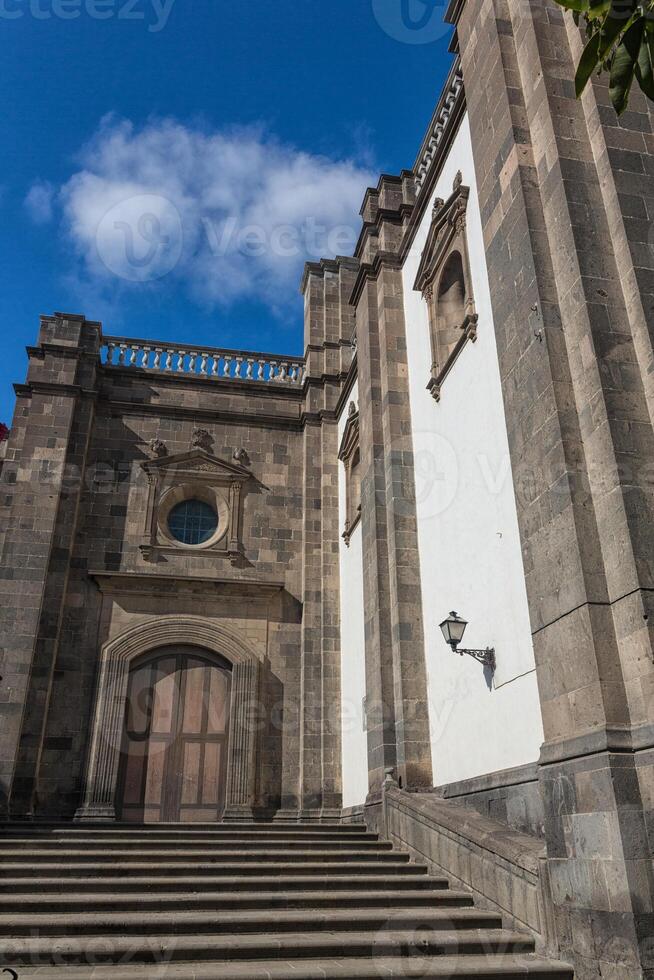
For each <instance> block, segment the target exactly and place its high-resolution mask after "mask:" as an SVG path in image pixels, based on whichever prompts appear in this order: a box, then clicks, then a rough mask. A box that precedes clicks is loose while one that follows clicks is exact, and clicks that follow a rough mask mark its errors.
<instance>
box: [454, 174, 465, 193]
mask: <svg viewBox="0 0 654 980" xmlns="http://www.w3.org/2000/svg"><path fill="white" fill-rule="evenodd" d="M462 184H463V174H462V173H461V171H460V170H457V172H456V177H455V178H454V183H453V184H452V190H453V191H458V189H459V187H461V185H462Z"/></svg>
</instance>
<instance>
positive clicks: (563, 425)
mask: <svg viewBox="0 0 654 980" xmlns="http://www.w3.org/2000/svg"><path fill="white" fill-rule="evenodd" d="M451 16H452V17H453V19H454V20H455V21H456V22H457V30H458V43H459V47H460V52H461V60H462V66H463V76H464V83H465V85H466V97H467V103H468V110H469V119H470V126H471V131H472V141H473V151H474V157H475V168H476V174H477V183H478V187H479V197H480V206H481V213H482V222H483V226H484V236H485V246H486V255H487V262H488V271H489V279H490V288H491V296H492V302H493V313H494V319H495V326H496V332H497V346H498V354H499V360H500V371H501V377H502V385H503V392H504V401H505V410H506V418H507V426H508V434H509V445H510V451H511V457H512V464H513V472H514V479H515V481H516V497H517V504H518V520H519V525H520V532H521V537H522V544H523V554H524V561H525V571H526V583H527V592H528V598H529V605H530V615H531V622H532V629H533V635H534V649H535V655H536V665H537V671H538V682H539V690H540V696H541V703H542V711H543V724H544V729H545V744H544V746H543V751H542V756H541V777H540V778H541V786H542V791H543V794H544V798H545V809H546V833H547V845H548V859H549V874H550V878H551V882H552V893H553V897H554V903H555V910H556V913H557V920H558V928H559V937H560V941H561V946H562V952H563V954H564V955H570V956H573V957H574V960H575V965H576V968H577V975H578V976H580V977H584V978H586V977H589V978H590V977H599V976H611V977H616V978H617V977H624V978H627V977H629V978H637V977H651V976H654V960H653V959H652V952H651V951H652V942H653V940H654V915H653V912H654V880H653V875H652V842H651V841H648V837H647V823H646V812H645V811H646V806H647V804H646V800H645V795H644V792H643V786H644V783H643V780H642V779H641V780H640V782H639V771H638V769H639V766H638V763H639V754H638V750H639V749H640V750H646V749H647V747H648V746H651V745H652V742H653V741H654V725H653V724H652V722H653V721H654V698H653V697H652V692H653V691H654V656H653V652H652V650H653V648H652V622H651V613H652V609H651V606H652V602H653V599H652V596H653V595H654V593H653V591H652V588H653V586H654V581H653V578H654V563H653V562H652V554H654V550H653V547H652V546H653V544H654V539H653V533H654V496H653V487H652V482H651V468H650V462H651V459H652V458H653V456H652V453H653V451H654V434H653V432H652V413H651V405H652V399H651V383H652V382H651V360H652V358H651V338H650V336H649V334H648V331H647V329H646V327H645V318H644V316H643V310H644V308H645V306H646V305H647V302H648V300H647V299H646V297H645V294H644V292H643V287H642V276H641V277H640V278H639V276H638V275H636V274H635V270H634V267H633V256H634V255H635V254H638V255H639V256H640V262H639V264H640V265H641V266H642V265H643V263H646V264H647V268H651V267H652V265H653V263H652V257H653V256H652V248H651V244H650V245H649V246H647V245H646V244H645V243H643V242H639V243H636V242H634V241H633V237H634V235H636V237H639V235H638V233H637V231H636V230H634V229H630V224H629V221H628V218H627V217H626V215H625V212H624V207H622V209H621V210H620V209H619V208H618V205H617V202H618V201H619V191H618V188H619V187H622V189H623V190H626V185H625V181H624V177H623V176H621V175H620V174H619V173H618V171H620V170H622V164H621V161H622V162H623V163H624V157H623V156H622V154H628V153H629V152H630V147H631V146H633V145H634V129H638V130H639V131H640V137H639V142H638V149H637V151H636V156H638V157H639V160H638V162H636V161H635V159H633V158H632V157H631V156H628V159H629V162H630V165H631V166H632V168H633V167H636V166H638V167H640V168H641V175H642V174H645V173H650V174H651V173H652V172H653V168H652V163H653V160H654V158H653V157H652V156H651V155H649V153H648V148H649V150H651V149H652V142H651V132H652V131H651V120H650V118H649V117H648V116H647V114H646V113H644V112H642V103H640V102H639V100H638V97H637V96H636V103H635V106H636V115H635V116H632V117H630V118H629V117H627V118H626V120H625V123H624V124H618V123H617V120H615V118H614V119H612V120H609V117H608V107H607V105H606V92H605V91H604V90H603V87H602V85H596V86H595V88H591V89H590V90H589V92H588V93H587V95H586V96H585V97H584V99H583V100H582V101H577V100H576V99H575V95H574V84H573V77H574V66H575V59H576V56H577V54H578V50H579V37H578V35H577V34H576V32H575V28H574V26H573V25H571V24H570V23H568V22H567V21H566V20H564V16H563V12H562V11H561V10H560V8H558V7H557V6H556V5H554V4H553V3H552V4H550V3H548V2H546V3H541V4H538V5H529V4H524V3H522V2H520V0H465V2H457V3H455V4H453V5H452V7H451ZM480 79H483V80H484V83H483V85H480V84H479V80H480ZM639 106H641V109H640V110H639V108H638V107H639ZM600 120H601V123H600ZM609 122H613V123H614V125H612V126H609V129H610V130H611V133H610V140H611V142H612V143H613V146H612V147H611V152H609V148H608V146H607V141H608V136H607V133H608V130H607V128H606V127H607V126H608V124H609ZM644 130H646V134H645V135H643V132H644ZM650 179H651V178H650ZM634 187H640V188H641V190H643V193H644V192H645V191H644V182H643V183H641V184H639V183H638V181H635V182H634ZM641 197H642V195H641ZM628 203H629V202H624V204H628ZM641 204H642V200H641ZM631 206H632V208H637V207H638V206H640V205H638V204H637V203H636V202H632V203H631ZM630 238H631V243H630V246H629V249H625V248H624V245H625V242H626V241H627V240H628V239H630ZM636 245H638V248H636V247H635V246H636ZM630 256H631V258H630ZM636 294H637V295H636ZM650 809H651V804H650Z"/></svg>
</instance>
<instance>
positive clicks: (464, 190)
mask: <svg viewBox="0 0 654 980" xmlns="http://www.w3.org/2000/svg"><path fill="white" fill-rule="evenodd" d="M469 196H470V188H469V187H467V186H466V185H465V184H463V181H462V176H461V171H459V172H458V174H457V176H456V179H455V181H454V186H453V188H452V193H451V194H450V196H449V197H448V199H447V200H446V201H444V200H442V199H440V198H437V199H436V202H435V203H434V208H433V213H432V222H431V228H430V229H429V235H428V236H427V241H426V243H425V247H424V249H423V253H422V258H421V259H420V265H419V266H418V272H417V275H416V280H415V283H414V287H413V288H414V289H415V290H417V291H418V292H420V293H422V296H423V299H424V300H425V302H426V303H427V306H428V309H429V336H430V341H431V352H432V364H431V372H430V378H429V382H428V384H427V390H428V391H429V392H430V393H431V395H432V398H434V400H435V401H440V397H441V387H442V385H443V382H444V380H445V378H446V377H447V375H448V374H449V373H450V371H451V370H452V368H453V366H454V363H455V362H456V360H457V358H458V357H459V354H460V353H461V351H462V350H463V348H464V347H465V346H466V344H467V342H468V341H469V340H470V341H472V343H473V344H474V343H475V341H476V340H477V321H478V317H477V312H476V310H475V299H474V293H473V288H472V273H471V270H470V256H469V254H468V236H467V233H466V215H467V210H468V198H469ZM455 253H458V254H459V256H460V260H461V271H462V273H463V288H464V293H465V295H464V297H463V309H462V311H461V321H460V322H459V323H457V324H456V326H457V327H458V332H459V337H458V340H457V341H456V342H455V343H454V346H453V347H452V349H451V350H448V347H447V346H446V347H445V350H441V347H442V344H443V340H444V338H443V337H442V336H441V334H442V332H443V331H442V330H441V328H440V326H439V317H440V316H441V311H440V309H439V303H440V297H439V290H440V283H441V282H442V279H443V276H444V274H445V269H446V266H447V264H448V262H449V260H450V258H451V256H453V255H454V254H455Z"/></svg>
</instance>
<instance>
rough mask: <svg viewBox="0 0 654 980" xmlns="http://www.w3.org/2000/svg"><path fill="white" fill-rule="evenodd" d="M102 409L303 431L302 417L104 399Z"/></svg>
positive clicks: (119, 414)
mask: <svg viewBox="0 0 654 980" xmlns="http://www.w3.org/2000/svg"><path fill="white" fill-rule="evenodd" d="M98 408H99V409H100V410H101V411H102V410H103V409H104V411H105V412H107V413H108V414H111V415H116V416H121V415H148V416H149V415H154V416H156V417H164V418H166V417H167V418H184V419H193V420H197V421H198V422H199V421H204V422H230V423H235V424H239V423H242V424H244V425H253V426H258V427H260V428H264V429H296V430H298V431H300V430H301V429H302V419H301V417H300V414H299V413H298V415H297V416H290V415H263V414H258V413H257V414H255V413H254V412H245V411H244V412H238V411H234V410H232V411H229V410H226V409H222V410H221V409H207V408H204V409H202V408H190V407H186V406H181V405H164V404H158V405H145V404H143V403H142V402H126V401H115V400H113V399H108V398H106V399H102V400H101V401H100V402H99V403H98Z"/></svg>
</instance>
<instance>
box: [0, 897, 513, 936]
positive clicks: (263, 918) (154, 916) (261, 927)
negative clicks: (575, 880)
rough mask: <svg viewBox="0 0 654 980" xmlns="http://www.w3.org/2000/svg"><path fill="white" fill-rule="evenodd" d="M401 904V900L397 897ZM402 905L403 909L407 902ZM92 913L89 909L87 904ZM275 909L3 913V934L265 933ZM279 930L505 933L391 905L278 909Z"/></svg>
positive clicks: (458, 915) (487, 923) (466, 915)
mask: <svg viewBox="0 0 654 980" xmlns="http://www.w3.org/2000/svg"><path fill="white" fill-rule="evenodd" d="M395 900H396V901H397V899H396V898H395ZM402 901H403V906H406V903H405V902H404V899H402ZM85 905H86V907H87V908H88V904H87V903H85ZM270 912H271V909H270V907H262V908H259V909H258V910H248V909H241V910H240V911H237V912H234V911H224V910H223V909H222V908H220V909H212V910H211V911H194V912H189V911H179V910H176V911H174V912H161V911H156V912H146V911H145V910H143V909H141V908H140V907H139V910H138V911H136V910H134V911H132V912H105V911H98V910H97V909H96V910H94V911H93V912H79V911H73V912H70V913H69V914H67V915H62V914H60V913H49V914H33V913H32V914H24V913H20V912H10V913H3V912H2V911H1V910H0V935H3V936H8V935H10V936H15V937H16V936H37V935H38V936H41V937H43V936H46V935H47V936H50V937H52V936H68V935H73V936H95V935H112V934H114V933H118V934H119V935H121V936H128V935H140V934H144V933H145V934H148V935H149V934H150V933H154V934H164V935H166V936H174V935H189V934H191V935H195V934H198V935H202V934H205V935H208V934H217V933H227V934H229V933H236V932H238V933H239V934H245V933H249V932H259V933H265V932H266V931H267V930H269V928H270ZM274 915H275V931H276V932H279V933H282V932H323V931H327V930H329V931H332V932H334V931H335V932H339V931H345V930H347V929H354V930H355V931H358V932H362V931H366V932H367V931H371V930H375V931H376V930H379V929H384V928H385V929H392V930H394V931H395V930H399V929H402V930H411V929H425V930H426V929H432V930H438V931H441V930H459V929H468V930H469V929H500V928H501V926H502V919H501V916H500V915H499V914H498V913H495V912H487V911H484V910H480V909H475V908H470V907H463V908H455V909H452V908H433V907H431V906H429V907H425V908H406V907H398V906H393V905H391V904H389V902H388V900H387V901H386V905H385V906H384V907H382V908H353V909H345V910H344V909H341V908H335V909H319V908H315V909H314V908H312V907H310V906H303V907H302V908H301V909H288V908H275V912H274Z"/></svg>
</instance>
